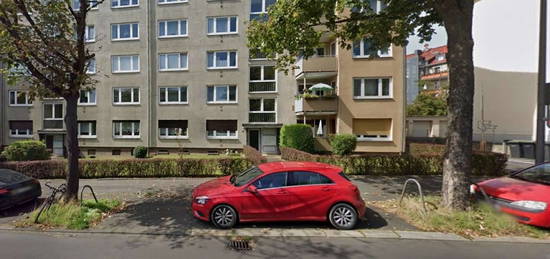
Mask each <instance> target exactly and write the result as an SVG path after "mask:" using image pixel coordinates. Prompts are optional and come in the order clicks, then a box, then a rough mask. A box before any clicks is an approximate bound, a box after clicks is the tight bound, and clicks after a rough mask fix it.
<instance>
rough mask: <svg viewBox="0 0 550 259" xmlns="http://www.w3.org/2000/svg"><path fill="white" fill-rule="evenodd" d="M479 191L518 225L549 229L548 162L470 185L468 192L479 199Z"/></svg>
mask: <svg viewBox="0 0 550 259" xmlns="http://www.w3.org/2000/svg"><path fill="white" fill-rule="evenodd" d="M480 188H481V189H482V190H483V191H484V192H485V193H486V194H487V196H488V198H490V199H491V200H492V202H493V204H495V205H496V206H497V207H499V208H500V210H501V211H503V212H505V213H508V214H510V215H513V216H514V217H515V218H517V220H518V221H519V222H521V223H525V224H529V225H534V226H539V227H550V208H549V207H548V204H550V163H546V164H540V165H536V166H533V167H529V168H527V169H524V170H521V171H519V172H516V173H514V174H511V175H510V176H506V177H501V178H496V179H491V180H487V181H483V182H480V183H478V184H477V186H476V185H472V187H471V188H470V192H472V193H475V194H477V196H478V197H480V196H482V193H481V191H480V190H479V189H480Z"/></svg>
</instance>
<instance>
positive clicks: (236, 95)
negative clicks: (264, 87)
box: [206, 85, 239, 104]
mask: <svg viewBox="0 0 550 259" xmlns="http://www.w3.org/2000/svg"><path fill="white" fill-rule="evenodd" d="M230 86H235V101H231V100H229V96H230V94H229V91H230ZM210 87H213V88H214V95H213V99H214V100H213V101H208V88H210ZM218 87H225V88H227V100H226V101H218V100H217V98H216V92H217V88H218ZM206 91H207V93H206V103H207V104H220V103H221V104H232V103H238V101H239V87H237V86H236V85H209V86H207V87H206Z"/></svg>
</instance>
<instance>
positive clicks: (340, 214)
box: [332, 207, 353, 227]
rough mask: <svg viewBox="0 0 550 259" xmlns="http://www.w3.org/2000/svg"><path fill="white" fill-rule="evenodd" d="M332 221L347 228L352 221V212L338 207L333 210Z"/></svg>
mask: <svg viewBox="0 0 550 259" xmlns="http://www.w3.org/2000/svg"><path fill="white" fill-rule="evenodd" d="M332 219H333V220H334V223H336V224H337V225H339V226H343V227H347V226H349V225H351V223H352V221H353V212H352V211H351V209H349V208H346V207H338V208H336V210H334V213H333V216H332Z"/></svg>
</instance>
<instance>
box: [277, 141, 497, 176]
mask: <svg viewBox="0 0 550 259" xmlns="http://www.w3.org/2000/svg"><path fill="white" fill-rule="evenodd" d="M281 157H282V158H283V159H285V160H290V161H315V162H322V163H327V164H332V165H336V166H340V167H342V168H343V169H344V172H345V173H347V174H350V175H440V174H442V172H443V157H442V156H440V155H421V156H412V155H408V154H404V155H385V156H384V155H351V156H335V155H329V156H324V155H313V154H309V153H307V152H303V151H300V150H296V149H292V148H281ZM507 160H508V158H507V156H506V155H505V154H499V153H489V152H485V153H474V155H473V161H472V167H473V169H472V175H476V176H482V175H490V176H501V175H505V174H506V172H505V170H504V168H505V167H506V161H507Z"/></svg>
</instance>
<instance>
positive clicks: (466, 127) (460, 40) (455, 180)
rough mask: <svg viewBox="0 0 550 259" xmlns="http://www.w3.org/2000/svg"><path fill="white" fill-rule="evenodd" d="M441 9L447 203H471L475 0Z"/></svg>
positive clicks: (449, 2)
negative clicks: (446, 71) (444, 43)
mask: <svg viewBox="0 0 550 259" xmlns="http://www.w3.org/2000/svg"><path fill="white" fill-rule="evenodd" d="M436 5H437V7H436V8H437V10H438V12H439V14H440V15H441V17H442V19H443V21H444V25H445V29H446V30H447V35H448V41H447V46H448V48H449V53H448V56H447V59H448V64H449V71H450V73H449V82H450V85H449V97H448V100H447V101H448V120H449V124H448V125H449V126H448V127H449V129H448V137H447V149H446V152H445V158H444V161H443V186H442V193H443V205H444V206H445V207H448V208H453V209H461V210H462V209H465V208H467V206H468V188H467V180H468V176H469V174H470V172H471V170H472V134H473V133H472V124H473V123H472V121H473V105H474V81H475V78H474V64H473V55H472V52H473V47H474V41H473V39H472V19H473V6H474V2H473V0H441V1H438V3H437V4H436Z"/></svg>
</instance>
